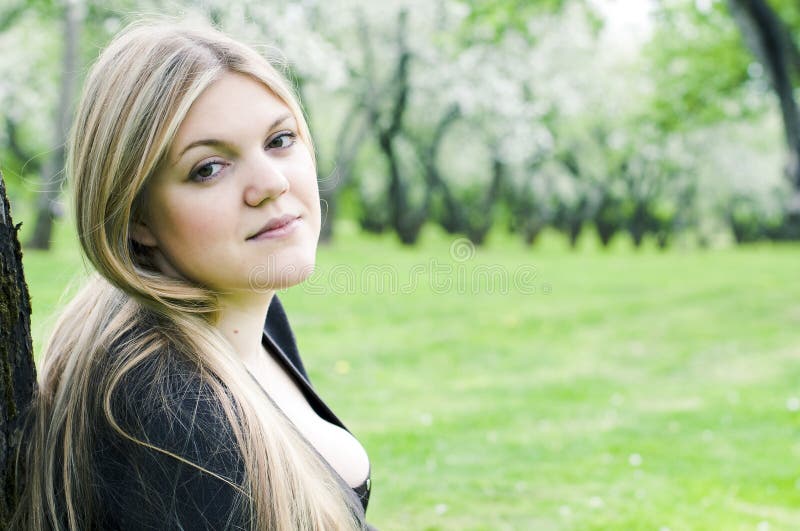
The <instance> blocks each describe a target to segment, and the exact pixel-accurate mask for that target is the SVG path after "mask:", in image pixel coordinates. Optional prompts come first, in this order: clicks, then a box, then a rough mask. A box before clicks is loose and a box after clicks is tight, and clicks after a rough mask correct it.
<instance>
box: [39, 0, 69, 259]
mask: <svg viewBox="0 0 800 531" xmlns="http://www.w3.org/2000/svg"><path fill="white" fill-rule="evenodd" d="M78 1H79V0H67V1H66V2H65V4H64V12H63V16H64V55H63V56H62V62H61V67H62V68H61V87H60V89H59V96H58V110H57V116H56V130H55V138H54V142H55V148H54V149H53V151H52V153H51V155H50V158H49V159H48V160H47V163H46V164H45V166H44V171H43V172H42V190H41V191H40V192H39V201H38V206H37V214H36V225H35V226H34V230H33V237H32V238H31V240H30V241H29V242H28V247H30V248H32V249H49V248H50V235H51V233H52V232H53V220H54V219H55V218H57V217H58V216H59V215H60V212H59V210H58V208H57V206H58V197H59V195H60V192H61V183H62V182H63V180H64V155H65V146H66V143H67V131H68V130H69V123H70V118H71V115H72V113H71V110H72V101H73V100H74V99H75V79H76V74H77V72H78V41H79V32H80V16H81V13H80V9H81V6H79V5H78Z"/></svg>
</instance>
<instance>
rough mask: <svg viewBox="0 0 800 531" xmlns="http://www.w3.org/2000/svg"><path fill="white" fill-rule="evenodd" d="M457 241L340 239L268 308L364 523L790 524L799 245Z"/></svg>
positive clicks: (797, 502)
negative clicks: (340, 448) (362, 496)
mask: <svg viewBox="0 0 800 531" xmlns="http://www.w3.org/2000/svg"><path fill="white" fill-rule="evenodd" d="M70 238H71V236H70V231H69V229H68V228H64V227H61V228H60V229H59V235H58V240H57V242H56V246H55V249H54V251H52V252H50V253H40V252H33V251H28V252H26V253H25V267H26V273H27V276H28V282H29V285H30V288H31V294H32V300H33V309H34V314H33V324H34V327H33V329H34V333H35V335H36V345H37V350H38V348H40V345H41V341H42V337H43V335H44V334H45V333H46V330H47V329H48V326H49V324H51V320H50V319H49V318H48V315H49V314H50V313H51V312H52V311H53V310H54V308H55V307H56V303H57V300H58V298H59V295H60V293H61V291H62V289H63V286H64V285H65V283H66V282H67V280H68V279H69V278H70V276H71V275H72V274H73V273H74V272H75V271H76V270H77V269H78V268H79V267H81V265H80V259H79V258H78V254H77V249H76V248H75V246H74V245H73V244H72V241H71V240H70ZM454 240H455V239H454V238H452V237H448V236H446V235H443V234H441V233H440V232H439V231H437V230H434V229H429V230H427V231H426V232H425V233H424V235H423V238H422V242H421V245H420V246H418V247H415V248H403V247H402V246H401V245H399V244H398V243H397V242H396V240H395V239H394V238H392V237H389V236H386V237H375V236H366V235H362V234H359V233H358V232H357V231H356V230H355V229H354V228H353V227H352V226H351V225H349V224H342V225H341V226H340V227H339V231H338V238H337V241H336V243H335V244H334V245H332V246H323V247H322V248H321V249H320V252H319V260H318V268H317V273H316V274H315V276H314V277H312V279H311V281H310V282H309V283H307V284H305V285H301V286H297V287H295V288H292V289H290V290H288V291H286V292H283V293H281V294H280V296H281V298H282V300H283V301H284V304H285V306H286V308H287V311H288V313H289V316H290V318H291V320H292V323H293V326H294V328H295V333H296V335H297V337H298V342H299V344H300V348H301V351H302V352H303V356H304V359H305V362H306V366H307V368H308V369H309V372H310V374H311V377H312V379H313V381H314V382H315V385H316V386H317V388H318V389H319V390H320V392H321V394H322V395H323V396H324V397H325V398H326V400H327V401H328V402H329V404H330V405H331V406H332V408H333V409H334V411H336V412H337V414H338V415H339V416H340V417H341V418H342V419H343V420H344V422H345V423H347V424H348V427H349V428H350V429H351V430H352V431H353V432H354V433H355V434H356V435H357V436H358V437H359V438H360V440H361V441H362V442H363V444H364V445H365V446H366V448H367V450H368V452H369V454H370V458H371V462H372V477H373V485H374V486H373V497H372V500H371V502H370V508H369V512H368V514H369V517H370V521H371V522H373V523H374V524H375V525H377V526H378V527H379V528H381V529H386V530H391V529H487V530H488V529H492V530H494V529H525V530H527V529H581V530H583V529H598V530H599V529H620V530H628V529H652V530H658V529H661V528H664V529H667V528H668V529H671V530H673V531H674V530H679V529H725V530H728V529H751V530H752V529H757V528H758V526H759V524H761V528H760V529H766V527H765V525H766V524H762V522H767V523H768V524H769V529H770V530H775V529H797V528H800V468H798V467H797V466H796V464H797V463H798V462H800V437H799V435H800V429H799V428H800V282H798V281H797V279H796V278H797V275H798V267H797V266H798V264H800V247H798V246H797V245H767V244H765V245H758V246H750V247H745V248H730V249H723V250H708V251H703V250H687V251H679V250H672V251H668V252H666V253H662V252H660V251H658V250H656V249H654V248H653V247H652V246H651V245H649V246H647V247H646V248H645V249H643V250H642V251H640V252H634V251H633V250H631V248H630V244H629V242H628V241H627V240H625V239H621V240H619V241H618V242H617V243H616V244H615V246H614V248H613V249H612V250H610V251H602V250H598V249H597V246H596V244H595V243H594V241H593V240H592V239H591V238H589V237H587V238H586V239H585V240H583V241H582V242H581V246H580V248H579V250H578V251H576V252H571V251H569V250H567V249H566V246H565V244H564V242H563V239H562V238H560V237H558V236H556V235H553V234H545V235H544V236H543V241H542V242H541V244H540V245H539V246H537V247H535V248H533V249H530V248H525V247H523V246H522V245H521V243H519V242H518V241H517V240H516V239H511V238H510V237H507V236H505V235H502V234H496V235H493V237H492V239H491V240H490V241H489V244H488V245H487V246H486V247H485V248H479V249H477V250H476V251H475V253H474V255H469V254H467V255H455V253H457V252H458V251H459V249H460V250H461V251H464V250H467V251H469V248H468V247H459V246H461V245H462V244H463V242H456V243H455V244H454ZM459 257H461V258H459ZM462 259H463V260H462ZM459 260H462V261H459ZM437 268H438V269H437ZM476 270H477V271H483V272H486V271H488V270H491V271H493V272H494V273H493V274H494V276H493V277H491V278H492V280H491V281H488V282H487V281H486V278H487V277H485V276H484V277H481V276H480V274H477V273H476ZM519 271H528V272H532V275H533V276H532V277H531V278H527V279H525V280H524V282H522V281H518V282H517V283H516V284H515V283H514V282H513V275H514V274H515V273H518V272H519ZM504 274H505V277H503V275H504ZM503 278H505V279H506V280H509V282H508V284H507V289H505V290H503V289H501V288H502V285H503ZM461 279H463V282H462V281H461ZM480 279H483V280H480ZM448 280H450V281H451V282H450V285H449V287H448V284H447V281H448ZM518 280H519V279H518ZM392 281H394V282H395V284H392Z"/></svg>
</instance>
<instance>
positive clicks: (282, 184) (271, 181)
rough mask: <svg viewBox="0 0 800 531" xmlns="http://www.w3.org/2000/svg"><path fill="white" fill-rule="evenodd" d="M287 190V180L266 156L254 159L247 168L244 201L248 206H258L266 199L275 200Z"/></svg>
mask: <svg viewBox="0 0 800 531" xmlns="http://www.w3.org/2000/svg"><path fill="white" fill-rule="evenodd" d="M287 190H289V179H287V178H286V175H285V174H284V172H283V169H282V168H281V166H280V164H279V163H278V162H276V161H275V160H273V159H271V158H270V157H269V155H268V154H266V153H263V152H262V153H261V154H260V155H259V156H257V157H255V160H253V162H252V164H250V165H249V168H248V176H247V184H246V186H245V190H244V200H245V203H247V204H248V205H250V206H254V207H256V206H258V205H260V204H261V203H263V202H264V201H266V200H268V199H275V198H276V197H279V196H281V195H283V194H284V193H286V191H287Z"/></svg>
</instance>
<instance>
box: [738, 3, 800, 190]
mask: <svg viewBox="0 0 800 531" xmlns="http://www.w3.org/2000/svg"><path fill="white" fill-rule="evenodd" d="M728 5H729V6H730V10H731V14H732V15H733V18H734V20H735V21H736V23H737V24H738V26H739V28H740V29H741V31H742V35H743V37H744V40H745V43H746V44H747V46H748V47H749V48H750V50H751V51H752V53H753V55H755V57H756V59H758V61H759V62H760V63H761V64H762V65H763V66H764V69H765V70H766V71H767V73H768V75H769V78H770V81H771V83H772V88H773V90H774V91H775V94H776V95H777V96H778V100H779V102H780V107H781V116H782V118H783V128H784V134H785V136H786V143H787V146H788V151H789V163H788V167H787V173H788V174H789V176H790V178H791V180H792V183H793V185H794V188H795V190H796V191H797V192H798V193H800V112H798V105H797V100H795V97H794V88H793V87H792V69H793V68H795V67H796V65H797V55H798V53H797V48H796V46H795V44H794V42H793V41H792V36H791V34H790V32H789V29H788V28H787V27H786V25H785V24H784V23H783V22H782V21H781V20H780V18H778V15H777V14H776V13H775V11H774V10H773V9H772V8H771V7H770V6H769V4H767V2H765V0H728Z"/></svg>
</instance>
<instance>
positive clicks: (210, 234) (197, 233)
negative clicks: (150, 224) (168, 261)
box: [159, 201, 231, 249]
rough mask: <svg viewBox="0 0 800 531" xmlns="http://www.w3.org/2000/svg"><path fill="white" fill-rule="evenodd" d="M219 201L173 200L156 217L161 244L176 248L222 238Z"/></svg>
mask: <svg viewBox="0 0 800 531" xmlns="http://www.w3.org/2000/svg"><path fill="white" fill-rule="evenodd" d="M220 206H221V202H220V201H208V202H192V201H182V202H179V203H175V202H173V203H172V204H171V205H170V206H169V207H168V208H165V209H164V210H163V214H164V215H163V216H162V217H161V219H160V220H159V225H160V228H161V232H162V234H163V235H164V238H163V239H164V244H165V245H167V246H169V247H172V248H175V249H180V248H193V247H198V246H204V247H205V246H211V245H215V244H218V243H220V242H221V241H223V237H224V236H225V226H224V223H223V222H224V220H226V219H231V216H230V214H229V215H227V216H225V215H224V212H223V211H222V209H221V208H220Z"/></svg>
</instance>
